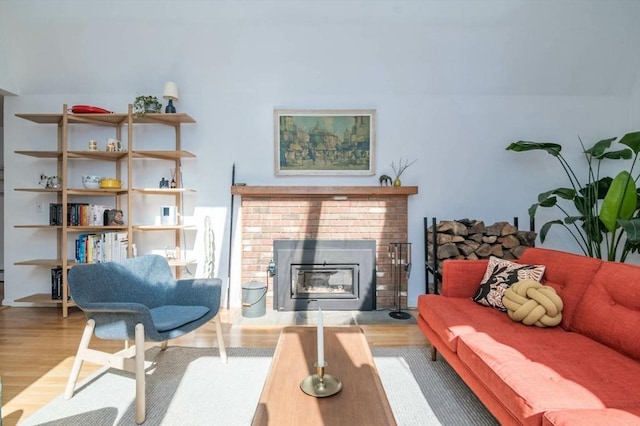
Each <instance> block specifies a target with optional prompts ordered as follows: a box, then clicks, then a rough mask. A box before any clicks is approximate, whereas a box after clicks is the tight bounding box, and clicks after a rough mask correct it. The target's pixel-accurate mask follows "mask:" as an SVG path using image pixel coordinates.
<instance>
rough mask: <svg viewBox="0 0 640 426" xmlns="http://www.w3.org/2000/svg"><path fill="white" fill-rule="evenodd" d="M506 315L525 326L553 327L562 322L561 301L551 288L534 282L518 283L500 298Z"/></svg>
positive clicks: (524, 281)
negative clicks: (505, 309)
mask: <svg viewBox="0 0 640 426" xmlns="http://www.w3.org/2000/svg"><path fill="white" fill-rule="evenodd" d="M502 304H503V305H504V307H505V308H507V314H509V317H510V318H511V319H512V320H514V321H518V322H521V323H523V324H525V325H535V326H537V327H553V326H556V325H558V324H560V321H562V307H563V305H562V300H561V299H560V296H558V295H557V294H556V290H555V289H554V288H553V287H549V286H546V285H542V284H540V283H539V282H537V281H535V280H523V281H518V282H517V283H515V284H513V285H512V286H511V287H509V288H508V289H507V291H505V293H504V297H503V298H502Z"/></svg>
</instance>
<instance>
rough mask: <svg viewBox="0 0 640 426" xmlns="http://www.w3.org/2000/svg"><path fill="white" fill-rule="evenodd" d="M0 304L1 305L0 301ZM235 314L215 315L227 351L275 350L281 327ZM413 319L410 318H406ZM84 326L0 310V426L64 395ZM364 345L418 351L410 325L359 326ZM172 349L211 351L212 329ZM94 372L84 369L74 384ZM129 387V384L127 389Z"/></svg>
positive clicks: (55, 314) (56, 313)
mask: <svg viewBox="0 0 640 426" xmlns="http://www.w3.org/2000/svg"><path fill="white" fill-rule="evenodd" d="M0 300H1V299H0ZM234 313H237V311H235V312H234V311H233V310H232V311H227V310H222V311H221V317H222V329H223V334H224V339H225V344H226V346H228V347H275V346H276V343H277V339H278V336H279V334H280V330H281V327H279V326H237V325H232V324H230V323H229V318H233V315H234ZM412 313H413V314H415V313H414V312H412ZM85 322H86V318H85V316H84V314H83V313H82V312H81V311H79V310H78V309H73V308H72V309H70V311H69V316H68V317H67V318H62V315H61V310H60V309H57V308H5V309H0V377H1V378H2V424H3V426H13V425H16V424H18V422H20V421H22V420H24V419H26V418H27V417H29V416H30V415H31V414H33V413H34V412H35V411H36V410H38V409H39V408H40V407H42V406H43V405H45V404H47V403H48V402H49V401H51V400H52V399H53V398H55V397H56V396H58V395H60V394H62V393H63V392H64V387H65V385H66V381H67V377H68V375H69V371H70V369H71V365H72V363H73V357H74V355H75V352H76V350H77V347H78V343H79V341H80V335H81V334H82V329H83V327H84V324H85ZM361 327H362V329H363V330H364V332H365V335H366V337H367V341H368V342H369V345H370V346H372V347H374V346H376V347H382V346H424V345H426V344H427V341H426V339H425V338H424V336H423V335H422V332H420V330H419V329H418V326H416V325H363V326H361ZM169 344H170V345H174V346H191V347H210V346H217V342H216V335H215V324H214V323H209V324H207V325H206V326H204V327H201V328H200V329H198V330H196V331H194V332H193V333H190V334H188V335H186V336H183V337H181V338H180V339H176V340H172V341H170V342H169ZM91 347H93V348H96V349H102V350H109V351H112V352H115V351H117V350H119V349H121V348H122V344H121V343H119V342H113V341H104V340H99V339H97V338H95V337H94V338H93V339H92V341H91ZM99 368H100V367H99V366H97V365H92V364H89V363H84V365H83V367H82V371H81V373H80V378H79V380H83V379H84V378H86V377H87V376H88V375H90V374H92V373H94V372H95V371H96V370H98V369H99ZM132 385H133V384H132Z"/></svg>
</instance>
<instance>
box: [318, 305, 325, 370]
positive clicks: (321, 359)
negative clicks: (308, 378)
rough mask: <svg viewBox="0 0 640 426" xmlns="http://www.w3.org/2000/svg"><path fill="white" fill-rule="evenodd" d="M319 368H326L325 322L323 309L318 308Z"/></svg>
mask: <svg viewBox="0 0 640 426" xmlns="http://www.w3.org/2000/svg"><path fill="white" fill-rule="evenodd" d="M318 366H319V367H323V366H324V320H323V319H322V308H318Z"/></svg>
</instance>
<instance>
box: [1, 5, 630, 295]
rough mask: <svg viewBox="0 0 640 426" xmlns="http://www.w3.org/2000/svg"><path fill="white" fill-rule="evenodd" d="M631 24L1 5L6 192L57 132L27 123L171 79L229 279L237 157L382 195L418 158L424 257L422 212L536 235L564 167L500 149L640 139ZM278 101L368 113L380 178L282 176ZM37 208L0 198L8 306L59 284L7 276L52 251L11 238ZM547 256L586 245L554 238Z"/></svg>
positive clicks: (474, 10) (264, 174)
mask: <svg viewBox="0 0 640 426" xmlns="http://www.w3.org/2000/svg"><path fill="white" fill-rule="evenodd" d="M567 17H571V19H569V20H567ZM594 21H597V22H598V24H597V27H598V28H599V29H600V30H599V31H598V32H597V34H596V33H594V31H593V25H594V24H593V22H594ZM638 23H640V5H639V3H638V2H637V1H632V0H631V1H627V0H618V1H608V2H605V1H585V2H579V3H577V2H574V1H557V2H536V1H517V2H502V1H479V2H466V1H460V2H455V1H453V2H450V1H408V0H407V1H376V2H367V1H344V2H334V1H319V0H318V1H277V0H272V1H210V2H205V1H181V2H173V1H155V2H149V1H144V0H133V1H128V2H124V1H122V2H113V1H97V0H93V1H84V2H82V1H73V0H58V1H55V0H54V1H37V0H21V1H14V0H2V2H0V24H1V25H0V51H2V55H3V56H2V59H3V62H4V61H5V59H6V61H7V62H6V63H4V64H3V65H2V68H0V69H1V70H2V73H1V74H0V89H5V90H10V91H12V92H14V93H17V94H18V96H10V97H6V98H5V128H4V130H5V137H4V141H5V147H4V150H5V152H4V158H5V187H6V188H13V187H20V186H28V185H30V184H31V183H32V182H34V179H35V178H36V177H35V175H36V174H37V173H39V172H40V171H39V170H37V171H35V170H33V169H30V168H28V167H25V166H24V159H19V158H18V156H16V155H15V154H14V153H13V151H15V150H16V149H18V147H20V148H19V149H38V148H40V147H41V145H40V144H41V141H39V139H38V138H50V137H51V131H50V130H46V129H44V130H43V129H40V128H39V127H35V128H34V126H30V125H28V123H26V122H24V120H19V119H17V118H16V117H15V113H21V112H60V111H61V108H62V104H64V103H66V104H68V105H74V104H90V105H98V106H101V107H104V108H107V109H110V110H114V111H118V112H123V111H125V109H126V106H127V104H128V103H132V102H133V100H134V99H135V97H136V96H137V95H140V94H153V95H157V96H161V95H162V87H163V84H164V82H165V81H175V82H177V84H178V87H179V91H180V99H179V101H178V102H177V103H176V108H177V109H178V111H183V112H187V113H189V114H190V115H191V116H192V117H194V118H195V119H196V120H197V122H198V123H197V124H196V125H192V126H186V127H184V128H183V135H182V136H183V148H184V149H186V150H189V151H191V152H193V153H194V154H196V156H197V160H193V161H189V162H185V163H184V167H183V172H184V180H185V183H186V185H187V186H190V187H194V188H195V189H196V190H197V194H198V195H197V200H195V201H194V202H193V205H192V206H190V207H192V209H193V210H194V211H196V210H198V211H199V212H205V213H204V214H210V215H212V216H214V217H215V218H216V224H215V239H216V243H215V246H216V249H217V253H216V274H217V275H218V276H220V277H227V275H228V270H227V261H228V255H229V253H228V252H227V251H228V250H227V248H228V246H229V238H230V235H229V229H228V228H229V218H230V214H229V208H230V193H229V187H230V184H231V168H232V165H233V164H234V163H235V164H236V181H237V182H245V183H247V184H249V185H377V184H378V180H377V176H379V175H380V174H383V173H386V174H392V170H391V162H392V161H395V162H397V161H398V160H399V159H400V158H401V157H402V158H403V159H409V160H413V159H416V160H417V162H416V164H414V165H413V166H411V167H410V168H409V169H407V171H406V172H405V174H404V175H403V183H404V184H406V185H416V186H418V187H419V194H418V195H415V196H412V197H410V201H409V235H410V241H411V242H412V243H413V244H414V248H415V249H414V252H413V256H414V259H413V262H414V264H415V265H421V264H422V260H423V259H424V247H423V236H422V231H423V225H422V218H423V217H425V216H429V217H433V216H436V217H438V218H442V219H457V218H463V217H469V218H473V219H482V220H485V221H486V222H489V223H492V222H495V221H498V220H511V219H512V218H513V217H514V216H519V217H520V218H521V221H522V223H527V208H528V207H529V205H531V204H532V203H533V202H534V201H535V197H536V195H537V194H538V193H539V192H542V191H544V190H546V189H549V188H553V187H557V186H559V185H561V184H563V182H564V181H563V180H562V179H563V175H562V172H561V171H560V170H559V169H558V168H557V167H556V164H555V163H554V162H553V161H552V159H550V158H548V156H545V155H543V154H534V153H531V154H515V153H512V152H507V151H505V149H504V148H505V147H506V146H507V145H508V144H509V143H510V142H512V141H515V140H518V139H528V140H544V141H556V142H560V143H563V144H564V145H565V148H566V150H567V157H569V158H570V159H572V160H575V161H580V151H579V145H578V142H577V136H578V135H579V136H580V137H581V138H582V139H583V140H584V141H585V143H592V142H595V141H597V140H599V139H603V138H606V137H610V136H620V135H622V134H624V133H626V132H628V131H631V130H635V129H637V128H638V127H640V122H639V120H640V119H639V118H638V110H639V107H638V105H640V88H639V86H640V82H639V80H640V57H639V56H638V55H637V52H638V47H637V40H638V39H640V29H639V28H640V25H637V24H638ZM634 40H635V42H634ZM633 53H635V55H634V54H633ZM611 64H619V65H617V66H615V67H614V66H612V65H611ZM274 108H374V109H376V110H377V132H376V138H377V141H376V142H377V146H376V160H375V171H376V175H375V176H369V177H345V176H341V177H279V176H275V175H274V160H273V149H274V142H273V109H274ZM163 138H164V136H162V135H159V136H158V137H157V139H154V143H157V144H158V145H157V146H162V144H166V143H169V141H168V139H163ZM160 173H162V171H158V174H155V172H154V173H153V174H152V175H151V176H150V179H151V180H152V181H154V182H155V181H157V180H159V177H161V175H160ZM32 204H33V199H32V196H29V195H28V194H23V193H15V192H13V191H6V194H5V206H6V209H7V212H6V215H5V270H6V271H5V280H6V289H5V301H4V303H5V304H11V303H13V300H14V299H16V298H19V297H23V296H25V295H28V294H32V293H35V292H45V291H46V290H47V278H46V273H45V274H44V277H43V276H42V273H41V272H38V271H37V270H33V271H32V270H31V269H35V268H29V267H16V266H13V263H14V262H16V261H18V260H20V259H24V258H33V257H47V255H48V256H50V252H51V249H52V248H51V246H50V244H49V243H47V242H46V239H45V238H44V237H43V235H41V234H39V233H37V232H34V233H28V237H27V238H28V239H29V241H25V243H24V244H22V243H20V244H16V241H24V240H25V235H26V234H25V231H24V230H17V229H15V228H14V225H16V224H18V223H24V222H25V221H27V222H29V221H37V220H40V221H42V220H44V219H43V217H42V216H39V215H38V214H36V213H35V210H34V207H33V205H32ZM237 205H238V203H236V207H237ZM18 212H19V213H18ZM150 214H153V212H150ZM240 217H241V212H240V211H236V212H235V220H236V224H237V220H239V218H240ZM548 219H549V218H545V217H543V216H540V217H539V218H538V223H543V222H545V221H546V220H548ZM237 230H238V228H236V233H235V234H234V236H233V238H234V244H233V247H234V255H233V256H232V260H233V262H232V271H231V279H232V288H233V291H232V297H231V305H232V306H239V303H240V292H239V289H240V282H239V279H240V278H239V277H240V273H239V270H240V267H241V265H240V264H239V259H240V256H239V251H238V250H239V246H240V241H239V235H238V233H237ZM544 246H545V247H550V248H557V249H561V250H569V251H575V250H576V247H575V246H574V245H573V243H572V241H571V240H570V239H569V238H567V236H565V235H562V234H561V233H554V234H552V235H551V236H550V238H549V239H548V242H547V243H545V245H544ZM40 255H41V256H40ZM265 267H266V265H265ZM421 269H422V268H419V267H414V268H413V272H412V275H411V282H410V294H409V305H410V306H415V300H416V297H417V295H418V294H420V293H422V292H423V291H424V271H422V270H421ZM45 272H46V271H45ZM18 305H19V304H18Z"/></svg>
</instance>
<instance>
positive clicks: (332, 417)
mask: <svg viewBox="0 0 640 426" xmlns="http://www.w3.org/2000/svg"><path fill="white" fill-rule="evenodd" d="M316 344H317V331H316V327H314V326H302V327H286V328H284V329H283V330H282V333H281V335H280V339H279V340H278V346H277V347H276V351H275V354H274V356H273V361H272V362H271V369H270V371H269V374H268V376H267V381H266V382H265V384H264V388H263V389H262V394H261V395H260V400H259V402H258V407H257V408H256V412H255V414H254V416H253V423H252V424H253V425H278V426H285V425H291V426H294V425H295V426H299V425H305V426H310V425H349V426H357V425H363V426H364V425H366V426H370V425H395V424H396V421H395V419H394V417H393V412H392V411H391V407H390V406H389V401H387V395H386V394H385V392H384V388H383V387H382V382H381V381H380V377H379V376H378V371H377V369H376V366H375V364H374V362H373V356H372V355H371V351H370V350H369V345H368V343H367V340H366V338H365V336H364V332H363V331H362V329H361V328H360V327H325V328H324V347H325V361H326V362H327V363H328V366H327V367H326V370H325V373H327V374H330V375H332V376H334V377H336V378H338V379H339V380H340V381H341V382H342V390H341V391H340V392H339V393H337V394H335V395H332V396H329V397H324V398H316V397H313V396H309V395H307V394H306V393H304V392H303V391H302V389H300V383H301V382H302V380H303V379H304V378H305V377H307V376H309V375H311V374H315V373H316V368H315V363H316V361H317V358H318V356H317V355H318V353H317V346H316Z"/></svg>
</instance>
